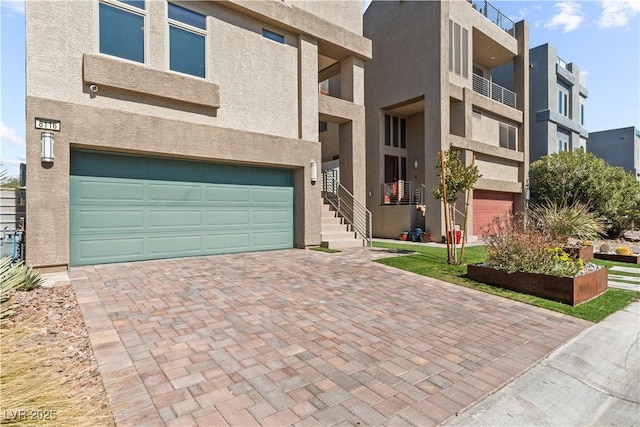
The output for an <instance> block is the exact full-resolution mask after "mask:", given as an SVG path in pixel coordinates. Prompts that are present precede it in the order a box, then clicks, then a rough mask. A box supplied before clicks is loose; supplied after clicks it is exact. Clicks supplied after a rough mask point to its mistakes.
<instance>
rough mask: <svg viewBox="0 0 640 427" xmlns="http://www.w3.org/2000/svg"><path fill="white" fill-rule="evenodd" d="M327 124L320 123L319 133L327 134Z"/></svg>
mask: <svg viewBox="0 0 640 427" xmlns="http://www.w3.org/2000/svg"><path fill="white" fill-rule="evenodd" d="M327 127H328V126H327V122H324V121H319V122H318V132H326V131H327Z"/></svg>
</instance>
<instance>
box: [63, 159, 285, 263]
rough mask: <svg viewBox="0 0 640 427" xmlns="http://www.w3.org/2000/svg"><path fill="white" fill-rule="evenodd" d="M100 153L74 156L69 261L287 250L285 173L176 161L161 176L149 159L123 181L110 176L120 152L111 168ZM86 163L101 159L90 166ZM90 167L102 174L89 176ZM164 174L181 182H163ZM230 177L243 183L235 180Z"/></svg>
mask: <svg viewBox="0 0 640 427" xmlns="http://www.w3.org/2000/svg"><path fill="white" fill-rule="evenodd" d="M72 153H76V152H75V151H74V152H72ZM102 156H103V155H102V154H95V155H92V156H89V157H82V156H81V157H78V156H77V153H76V154H73V155H72V167H71V172H72V175H71V177H70V186H71V197H70V211H71V212H70V219H71V224H70V226H71V232H70V240H71V242H70V243H71V264H72V265H84V264H98V263H107V262H121V261H135V260H145V259H159V258H170V257H179V256H192V255H207V254H218V253H230V252H246V251H254V250H269V249H285V248H291V247H293V187H292V185H293V180H292V176H291V172H289V171H283V170H273V171H270V172H269V173H267V174H266V175H264V173H263V172H264V171H261V170H260V169H261V168H250V167H246V166H236V165H232V166H230V165H225V166H224V167H222V169H219V167H220V166H219V165H212V164H204V163H202V164H198V163H197V162H186V163H189V164H190V166H193V167H195V169H196V170H195V171H192V170H190V169H189V168H186V166H185V165H182V166H185V167H182V166H181V167H179V168H177V170H176V171H174V173H172V174H164V173H162V171H159V170H156V169H157V168H156V167H157V166H158V165H159V163H158V164H156V163H157V162H156V163H154V162H153V161H150V160H148V159H147V160H145V161H142V166H140V169H139V174H140V176H139V177H136V176H135V174H134V173H133V169H132V168H126V171H125V172H126V178H124V177H123V178H120V177H117V176H114V174H115V173H116V172H117V171H118V166H117V163H118V162H117V161H116V160H117V159H118V158H120V157H121V156H119V155H111V154H107V155H105V156H107V157H109V158H111V157H113V158H112V159H111V160H109V161H108V162H107V163H108V164H109V167H106V166H105V165H103V164H100V159H101V158H102ZM125 157H126V156H125ZM74 159H75V160H74ZM80 160H82V162H81V164H79V165H78V164H76V165H75V166H74V162H75V163H78V162H79V161H80ZM91 162H98V163H99V164H96V165H95V167H91V165H90V164H88V163H91ZM174 162H175V160H171V161H168V163H167V162H165V163H162V167H171V165H172V164H174ZM125 163H126V162H125ZM126 164H129V163H126ZM131 164H137V163H136V162H133V163H131ZM154 165H155V166H154ZM185 168H186V169H185ZM218 169H219V170H218ZM252 169H256V170H255V171H252ZM94 170H97V171H100V173H101V174H103V175H102V176H87V174H90V173H91V171H94ZM74 171H80V172H81V173H82V174H79V175H74ZM248 171H251V173H249V172H248ZM104 175H109V176H104ZM147 176H148V177H149V178H146V177H147ZM198 176H200V177H201V178H202V177H203V176H204V177H205V178H206V179H212V177H217V178H219V179H221V180H222V181H223V183H211V182H202V181H201V182H192V181H190V180H191V179H196V178H197V177H198ZM160 177H162V178H163V179H159V178H160ZM167 177H174V178H176V179H182V180H183V181H180V182H173V181H166V180H165V179H166V178H167ZM234 180H237V181H238V182H240V183H241V184H233V183H232V182H233V181H234ZM251 180H253V181H251ZM275 184H282V185H283V186H276V185H275Z"/></svg>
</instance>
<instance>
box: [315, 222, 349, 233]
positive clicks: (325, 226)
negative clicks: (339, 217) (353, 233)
mask: <svg viewBox="0 0 640 427" xmlns="http://www.w3.org/2000/svg"><path fill="white" fill-rule="evenodd" d="M336 231H349V226H348V225H347V224H342V223H341V222H340V221H337V222H331V223H328V222H324V221H323V222H322V223H321V224H320V232H322V233H333V232H336Z"/></svg>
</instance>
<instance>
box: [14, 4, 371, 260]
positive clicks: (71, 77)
mask: <svg viewBox="0 0 640 427" xmlns="http://www.w3.org/2000/svg"><path fill="white" fill-rule="evenodd" d="M146 5H147V17H146V21H145V41H146V44H145V57H146V58H145V63H144V64H138V63H135V64H136V66H134V67H127V66H121V64H125V63H126V61H124V60H120V59H117V58H114V57H108V58H107V57H106V56H104V55H102V54H100V53H99V52H98V40H97V17H98V15H97V2H93V1H85V0H82V1H79V0H76V1H67V2H55V3H54V2H45V1H43V2H36V1H33V2H31V1H30V2H27V3H26V28H27V123H29V124H31V123H33V122H34V118H35V117H46V118H51V119H57V120H60V121H61V123H62V129H61V131H60V132H55V148H54V152H55V161H54V163H53V164H52V165H47V164H42V163H41V162H40V148H39V147H40V145H39V139H40V133H41V131H40V130H35V129H33V128H29V126H28V129H27V134H26V140H27V141H28V143H27V164H28V168H29V184H30V188H29V190H30V197H29V201H28V205H27V212H28V216H29V221H28V223H29V225H28V227H29V232H28V234H27V236H28V237H27V253H28V255H27V263H28V264H30V265H34V266H38V267H56V266H64V265H66V264H67V263H68V261H69V153H70V151H71V150H72V149H74V148H86V149H96V150H105V151H115V152H126V153H132V154H142V155H145V154H147V155H150V156H151V155H153V156H157V155H160V156H171V157H176V158H186V159H197V160H204V161H212V162H241V163H246V164H253V165H267V166H272V167H278V168H287V169H291V170H293V172H294V182H295V189H294V203H295V211H294V244H295V245H296V246H299V247H304V246H308V245H317V244H319V243H320V192H321V186H320V185H318V184H317V183H316V184H315V185H314V184H311V182H310V164H311V162H312V161H315V162H316V163H319V162H320V161H321V143H320V142H319V141H318V128H317V124H318V116H319V111H318V109H319V106H318V104H319V103H318V88H317V74H318V69H317V67H318V59H317V58H318V54H319V51H320V50H321V49H322V50H323V52H325V54H327V53H331V52H333V53H336V54H338V55H339V57H340V59H341V60H342V61H343V64H346V66H345V67H347V68H345V69H344V70H343V71H344V72H346V74H347V75H348V76H349V79H348V80H349V82H350V83H352V85H353V87H351V88H349V92H350V94H351V98H353V100H354V101H355V103H354V104H351V103H349V105H350V107H352V108H347V109H346V110H348V111H349V113H350V117H349V118H346V119H344V122H343V123H342V124H341V125H340V131H339V132H336V133H339V134H340V137H341V138H340V147H339V151H340V154H341V157H346V159H347V161H346V162H343V163H342V164H341V170H343V171H344V169H348V170H347V171H346V172H345V174H347V175H349V176H350V177H351V180H352V182H351V186H352V187H353V188H354V191H355V192H356V193H358V194H357V195H358V196H359V197H360V198H361V199H364V194H365V193H364V177H363V176H362V173H360V172H358V173H356V172H354V170H357V171H364V170H365V165H364V122H363V121H364V108H363V107H362V105H361V104H362V103H363V101H362V100H363V95H362V90H363V82H362V79H363V77H362V58H367V57H368V54H369V52H370V48H371V45H370V42H369V41H368V40H366V39H364V38H362V37H361V36H360V35H359V34H358V32H357V31H356V30H357V25H356V24H355V16H356V14H355V13H354V11H355V10H356V8H355V4H354V3H350V4H348V5H342V4H341V2H318V3H316V4H314V5H311V4H309V5H303V6H305V9H307V10H308V9H309V8H311V9H313V10H311V12H312V13H316V14H322V15H323V16H324V17H331V16H332V13H335V11H336V10H338V11H341V12H340V13H342V12H344V13H345V14H347V16H345V17H342V18H340V19H339V20H338V23H339V24H340V25H343V24H344V25H350V26H352V27H351V29H349V30H345V29H344V28H341V27H339V26H337V25H336V23H335V22H329V21H328V20H324V19H317V17H315V16H313V15H310V14H309V13H307V12H305V10H302V8H298V7H295V6H290V5H288V6H283V4H282V3H281V2H279V1H271V2H259V3H257V2H246V3H243V2H235V1H230V2H188V3H185V5H186V6H187V7H189V8H191V9H193V10H195V11H197V12H200V13H202V14H204V15H206V16H207V26H208V31H209V36H208V38H207V42H206V53H207V73H206V78H205V79H199V78H196V77H192V76H188V75H183V74H178V73H174V72H172V71H169V70H168V58H167V55H168V53H167V50H168V46H167V40H168V36H167V32H168V25H167V21H166V2H164V1H147V2H146ZM306 6H309V7H306ZM322 7H324V8H325V9H327V10H322V11H321V9H322ZM360 7H361V6H360ZM254 9H255V10H254ZM314 10H315V12H313V11H314ZM347 11H348V12H347ZM320 12H322V13H320ZM358 16H359V17H360V19H361V16H360V15H359V14H358ZM269 17H271V18H269ZM273 17H280V18H281V20H275V18H273ZM334 21H335V20H334ZM352 21H353V22H352ZM267 22H268V23H267ZM52 27H55V28H56V29H57V30H56V31H52V30H51V28H52ZM263 28H266V29H268V30H271V31H274V32H277V33H279V34H282V35H283V36H284V37H285V43H284V44H280V43H278V42H275V41H273V40H269V39H266V38H264V37H263V36H262V33H261V32H262V29H263ZM284 28H287V30H285V29H284ZM316 37H317V38H316ZM341 37H342V38H344V40H345V46H342V45H340V44H339V43H337V40H338V39H339V38H341ZM321 44H322V46H320V45H321ZM42 46H46V47H47V48H46V49H42ZM353 49H355V50H353ZM349 55H356V56H358V58H355V59H354V58H349ZM100 57H103V58H107V59H108V60H105V61H101V60H100ZM87 58H89V59H88V60H92V59H95V58H98V60H96V61H94V62H93V63H92V64H91V66H92V67H93V68H86V69H84V70H85V71H86V70H88V72H87V75H86V76H85V75H83V66H84V65H85V64H84V61H85V60H87ZM131 64H134V63H132V62H129V63H128V64H126V65H131ZM100 67H103V68H100ZM349 67H350V68H349ZM118 73H120V74H118ZM122 73H129V74H131V75H130V76H128V78H127V79H126V80H127V82H126V83H127V84H126V85H125V84H122V82H118V81H114V79H110V78H109V76H110V75H120V76H121V77H122V76H123V74H122ZM91 76H93V78H96V79H98V77H99V80H100V84H101V85H102V84H104V87H101V86H99V88H98V92H97V93H94V92H92V91H90V90H89V86H90V84H92V83H94V82H92V81H89V80H88V78H89V77H91ZM96 76H98V77H96ZM123 80H124V79H123ZM150 81H151V82H156V83H157V84H158V85H162V86H163V87H161V88H158V90H157V91H156V90H150V89H149V86H148V85H149V82H150ZM178 81H179V82H181V83H180V84H175V83H176V82H178ZM203 82H205V83H204V84H202V83H203ZM343 84H344V83H343ZM199 88H201V89H202V91H198V89H199ZM194 91H195V92H194ZM207 91H210V93H211V98H213V99H211V100H208V99H206V98H207V95H206V93H207ZM217 98H219V99H217ZM218 101H219V102H218ZM342 102H343V103H346V101H342ZM356 104H360V105H356ZM218 107H219V108H218ZM351 116H352V117H351ZM350 120H352V121H350ZM336 126H337V125H336ZM332 150H333V148H331V149H330V151H332ZM343 155H344V156H343Z"/></svg>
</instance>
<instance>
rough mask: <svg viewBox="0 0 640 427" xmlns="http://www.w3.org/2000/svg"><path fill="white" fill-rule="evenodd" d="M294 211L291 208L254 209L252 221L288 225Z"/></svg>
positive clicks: (272, 224) (253, 222)
mask: <svg viewBox="0 0 640 427" xmlns="http://www.w3.org/2000/svg"><path fill="white" fill-rule="evenodd" d="M291 215H292V211H291V210H289V209H273V208H271V209H268V208H265V209H252V211H251V217H252V221H251V223H252V224H254V225H264V226H266V225H270V226H275V225H284V226H287V225H289V224H290V222H291Z"/></svg>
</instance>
